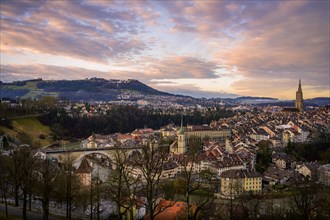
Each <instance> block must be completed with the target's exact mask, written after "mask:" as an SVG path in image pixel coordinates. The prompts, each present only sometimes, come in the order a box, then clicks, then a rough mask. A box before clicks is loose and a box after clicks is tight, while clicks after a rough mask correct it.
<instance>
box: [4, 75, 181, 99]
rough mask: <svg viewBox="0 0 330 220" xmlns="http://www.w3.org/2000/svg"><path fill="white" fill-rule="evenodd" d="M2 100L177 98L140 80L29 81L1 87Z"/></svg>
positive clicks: (5, 84) (6, 84)
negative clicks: (40, 98)
mask: <svg viewBox="0 0 330 220" xmlns="http://www.w3.org/2000/svg"><path fill="white" fill-rule="evenodd" d="M0 85H1V89H0V92H1V93H0V96H1V97H6V98H18V97H19V98H29V97H31V98H39V97H41V96H55V97H58V98H59V99H68V100H73V101H91V100H93V101H113V100H122V99H127V100H136V99H141V98H144V97H145V96H147V95H166V96H175V95H173V94H170V93H165V92H161V91H158V90H155V89H153V88H151V87H149V86H147V85H145V84H143V83H141V82H139V81H138V80H131V79H130V80H106V79H101V78H91V79H84V80H46V81H44V80H42V79H36V80H27V81H19V82H13V83H1V84H0Z"/></svg>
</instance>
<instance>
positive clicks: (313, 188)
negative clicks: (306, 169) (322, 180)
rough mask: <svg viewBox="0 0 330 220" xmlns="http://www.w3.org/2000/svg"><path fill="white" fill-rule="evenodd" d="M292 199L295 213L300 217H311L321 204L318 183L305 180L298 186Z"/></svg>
mask: <svg viewBox="0 0 330 220" xmlns="http://www.w3.org/2000/svg"><path fill="white" fill-rule="evenodd" d="M290 200H291V204H292V211H293V215H296V217H299V218H300V219H310V218H311V217H312V212H313V211H314V210H316V209H317V208H318V206H319V203H318V187H317V185H315V184H308V182H304V183H303V184H302V185H298V186H296V187H295V188H294V192H293V195H292V196H291V198H290Z"/></svg>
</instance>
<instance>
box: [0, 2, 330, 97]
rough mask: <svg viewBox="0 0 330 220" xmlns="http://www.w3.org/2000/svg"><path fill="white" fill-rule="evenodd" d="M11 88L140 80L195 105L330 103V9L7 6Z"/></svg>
mask: <svg viewBox="0 0 330 220" xmlns="http://www.w3.org/2000/svg"><path fill="white" fill-rule="evenodd" d="M0 15H1V17H0V19H1V32H0V36H1V54H0V55H1V77H0V78H1V79H0V80H1V81H4V82H9V81H13V80H22V79H31V78H39V77H41V78H43V79H84V78H91V77H102V78H106V79H129V78H130V79H131V78H134V79H138V80H140V81H142V82H143V83H146V84H147V85H149V86H151V87H153V88H155V89H158V90H161V91H166V92H171V93H175V94H185V95H193V96H195V97H203V96H204V97H226V96H227V97H228V96H232V95H233V94H236V95H239V96H246V95H248V96H268V97H275V98H280V99H294V94H295V92H296V89H297V85H298V80H299V79H300V78H301V80H302V88H303V91H304V98H311V97H320V96H325V97H329V1H303V0H301V1H266V2H261V1H112V2H109V1H7V0H5V1H1V11H0Z"/></svg>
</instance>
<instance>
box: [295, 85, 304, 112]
mask: <svg viewBox="0 0 330 220" xmlns="http://www.w3.org/2000/svg"><path fill="white" fill-rule="evenodd" d="M295 107H296V108H297V109H299V111H300V112H302V111H304V99H303V92H302V90H301V80H300V79H299V86H298V91H297V92H296V103H295Z"/></svg>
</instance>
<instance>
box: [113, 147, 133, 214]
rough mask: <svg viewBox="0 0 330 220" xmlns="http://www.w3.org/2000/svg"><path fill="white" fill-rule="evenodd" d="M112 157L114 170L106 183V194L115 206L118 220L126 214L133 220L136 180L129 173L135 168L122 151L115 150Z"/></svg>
mask: <svg viewBox="0 0 330 220" xmlns="http://www.w3.org/2000/svg"><path fill="white" fill-rule="evenodd" d="M114 156H115V158H114V160H113V161H112V165H113V167H114V170H113V171H112V172H111V174H110V175H109V178H108V181H107V189H108V190H107V191H108V193H107V194H108V195H109V196H110V198H111V199H112V200H113V201H114V202H115V203H116V205H117V216H118V219H119V220H121V219H123V216H124V215H126V214H127V213H128V214H129V216H130V219H133V218H134V216H133V206H134V203H135V201H136V200H135V195H134V193H133V191H134V187H135V186H136V184H137V181H138V180H137V179H136V178H134V177H133V176H132V175H131V173H132V172H133V170H134V168H135V166H134V164H133V163H132V161H130V160H129V158H128V155H127V154H126V152H125V151H124V150H121V149H118V150H116V152H115V155H114Z"/></svg>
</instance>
